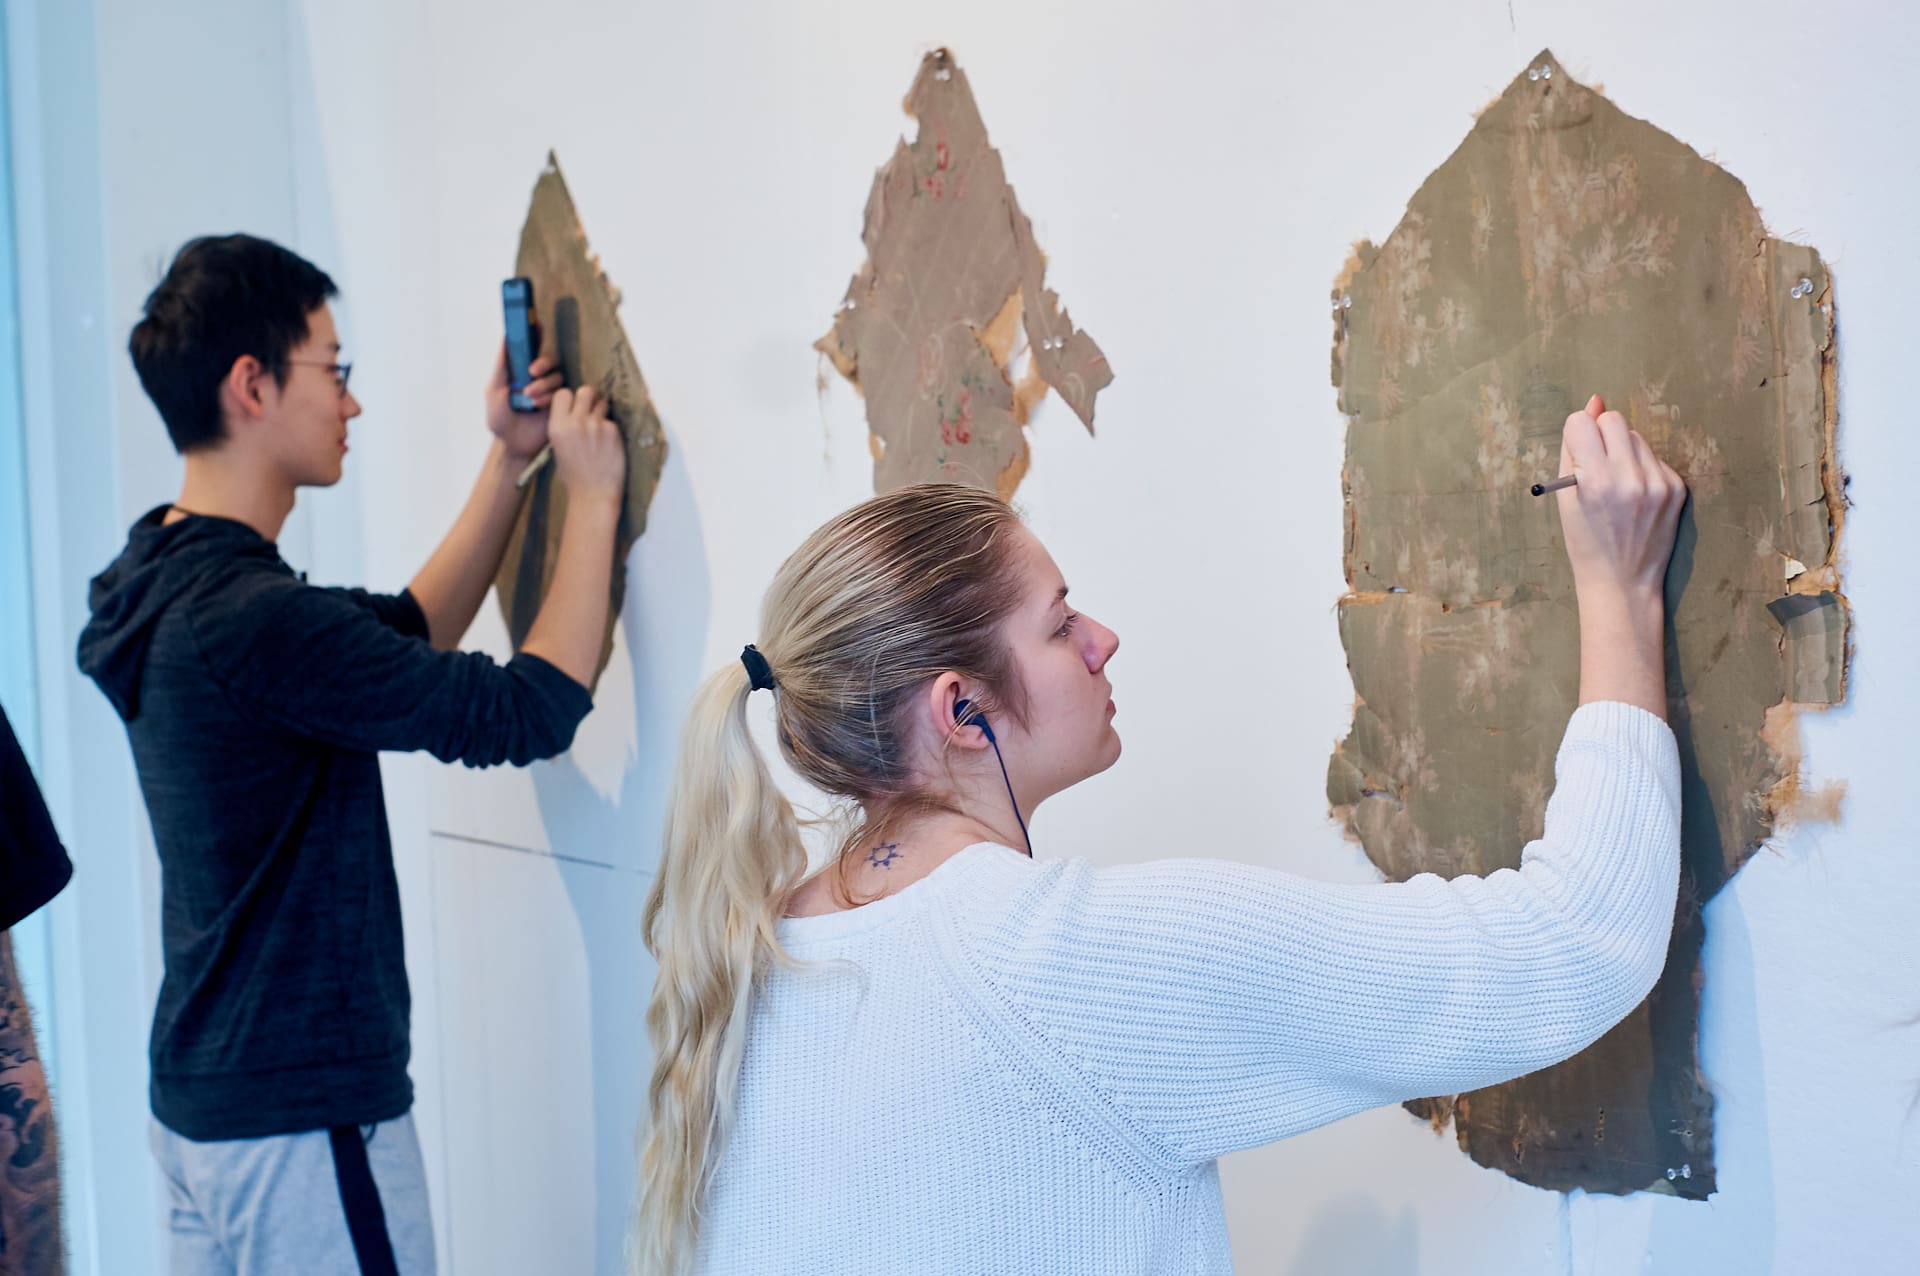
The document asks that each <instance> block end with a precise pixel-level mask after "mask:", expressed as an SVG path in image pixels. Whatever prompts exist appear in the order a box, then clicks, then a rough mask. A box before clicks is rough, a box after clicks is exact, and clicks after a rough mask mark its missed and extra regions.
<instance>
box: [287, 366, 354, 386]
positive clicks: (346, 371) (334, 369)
mask: <svg viewBox="0 0 1920 1276" xmlns="http://www.w3.org/2000/svg"><path fill="white" fill-rule="evenodd" d="M287 362H288V363H297V364H299V365H300V366H302V367H306V368H325V369H326V370H327V371H328V372H331V373H333V384H334V386H335V388H337V389H338V390H339V391H340V393H341V394H345V393H346V392H347V378H348V377H350V376H352V375H353V365H352V364H351V363H321V362H320V361H319V360H318V359H289V360H287Z"/></svg>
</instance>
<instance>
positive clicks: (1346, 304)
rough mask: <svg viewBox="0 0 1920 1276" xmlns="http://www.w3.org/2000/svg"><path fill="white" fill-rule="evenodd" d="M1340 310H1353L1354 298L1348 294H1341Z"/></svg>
mask: <svg viewBox="0 0 1920 1276" xmlns="http://www.w3.org/2000/svg"><path fill="white" fill-rule="evenodd" d="M1340 309H1342V310H1351V309H1353V298H1352V297H1351V296H1350V295H1348V294H1346V293H1342V294H1341V296H1340Z"/></svg>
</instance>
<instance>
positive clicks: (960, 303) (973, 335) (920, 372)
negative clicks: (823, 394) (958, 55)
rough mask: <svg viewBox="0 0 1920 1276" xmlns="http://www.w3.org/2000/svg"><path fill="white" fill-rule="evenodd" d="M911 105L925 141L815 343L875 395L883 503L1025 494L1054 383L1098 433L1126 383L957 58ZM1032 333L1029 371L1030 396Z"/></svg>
mask: <svg viewBox="0 0 1920 1276" xmlns="http://www.w3.org/2000/svg"><path fill="white" fill-rule="evenodd" d="M905 105H906V110H907V113H908V114H909V115H911V116H913V117H914V118H915V119H916V120H918V121H919V129H918V132H917V134H916V136H915V137H914V140H913V141H912V143H911V144H909V143H908V142H907V141H906V140H905V139H904V138H903V139H901V141H900V143H899V144H898V145H897V146H896V147H895V149H894V152H893V158H892V159H891V160H889V161H888V162H887V166H886V167H885V168H883V169H881V170H880V171H879V172H878V173H877V174H875V175H874V179H873V190H872V192H871V193H870V194H869V195H868V196H867V211H866V226H865V229H864V231H863V232H862V238H863V239H864V240H865V242H866V246H867V260H866V263H865V264H864V265H862V266H861V267H860V271H859V273H858V274H856V275H855V276H854V277H853V282H852V283H851V284H849V285H848V286H847V293H846V296H845V298H844V299H843V300H842V301H841V303H840V311H839V313H838V314H837V315H836V316H835V317H834V321H833V331H832V332H830V333H828V334H827V335H826V336H824V337H822V338H821V339H820V340H819V341H818V342H816V343H815V347H816V348H817V349H818V350H820V351H821V353H823V354H825V355H826V356H827V357H828V358H830V359H831V360H833V365H834V367H835V368H837V369H839V371H840V375H842V376H844V377H846V378H847V379H848V380H849V381H851V382H853V383H854V385H855V386H857V387H858V388H859V390H860V392H861V394H862V395H864V396H865V398H866V403H867V426H868V430H869V436H868V442H869V444H870V446H871V448H872V451H873V487H874V491H875V492H876V493H879V492H889V491H892V490H893V489H895V488H898V487H904V486H906V485H907V484H909V483H923V482H936V481H937V482H948V483H969V484H972V485H973V486H976V487H982V488H986V489H988V490H990V491H996V492H998V493H999V494H1000V495H1001V496H1002V497H1011V496H1012V495H1013V491H1014V489H1015V488H1016V487H1018V486H1019V485H1020V479H1021V476H1022V475H1024V474H1025V473H1026V471H1027V463H1028V455H1027V439H1026V433H1025V431H1024V429H1023V428H1022V427H1023V426H1024V425H1025V424H1026V421H1027V416H1028V412H1029V409H1030V408H1031V407H1032V405H1033V404H1034V402H1035V401H1036V400H1038V399H1039V398H1040V397H1041V396H1043V395H1044V394H1045V393H1046V388H1047V387H1048V386H1052V387H1053V388H1054V389H1055V390H1056V391H1058V392H1059V394H1060V397H1061V398H1063V399H1065V400H1066V401H1067V406H1068V407H1070V408H1072V409H1073V410H1074V413H1075V414H1076V415H1078V416H1079V418H1080V420H1081V421H1082V422H1083V423H1084V424H1085V425H1086V427H1087V430H1088V431H1089V432H1091V431H1092V430H1093V400H1094V396H1095V395H1097V394H1098V393H1099V392H1100V390H1101V389H1102V387H1104V386H1105V385H1106V384H1107V383H1108V382H1109V381H1112V380H1113V373H1112V371H1111V370H1110V369H1109V368H1108V367H1107V360H1106V356H1105V355H1103V354H1101V353H1100V347H1099V346H1097V345H1095V344H1094V341H1093V338H1092V337H1090V336H1088V335H1087V334H1086V333H1085V332H1082V331H1079V330H1078V329H1076V328H1075V327H1074V326H1073V323H1072V321H1071V320H1070V319H1068V317H1067V312H1066V311H1065V310H1064V309H1063V308H1062V307H1061V305H1060V298H1059V297H1058V296H1057V295H1056V294H1055V293H1054V292H1053V290H1052V289H1050V288H1048V287H1047V286H1046V269H1047V262H1046V258H1045V256H1044V255H1042V253H1041V252H1040V249H1039V246H1038V245H1037V244H1035V243H1034V239H1033V227H1032V225H1031V224H1030V223H1029V222H1028V221H1027V216H1026V214H1025V213H1023V212H1021V211H1020V204H1019V202H1018V201H1017V200H1016V199H1015V198H1014V195H1013V189H1012V188H1011V187H1010V186H1008V185H1007V176H1006V172H1005V170H1003V169H1002V168H1001V166H1000V153H999V152H998V151H996V150H994V149H993V147H991V146H989V145H988V144H987V130H986V126H985V125H984V124H983V123H982V122H981V120H980V112H979V110H978V109H977V108H976V107H975V106H974V104H973V93H972V91H971V90H970V89H969V88H968V87H967V77H966V73H965V72H964V71H962V70H961V69H960V67H959V65H958V64H957V63H955V62H954V60H953V57H952V55H951V54H949V53H948V52H947V50H945V49H936V50H935V51H934V52H932V53H929V54H927V56H926V57H925V58H923V59H922V60H921V63H920V73H919V75H917V76H915V77H914V81H913V88H912V89H911V90H909V91H908V93H907V100H906V104H905ZM1022 331H1024V332H1025V335H1026V338H1027V352H1028V358H1029V362H1028V366H1027V373H1026V375H1025V376H1023V377H1022V378H1021V381H1020V384H1019V385H1015V384H1013V382H1012V380H1011V378H1010V377H1009V374H1008V370H1007V369H1008V362H1009V360H1010V359H1011V358H1012V357H1013V356H1014V354H1015V353H1016V351H1015V343H1016V340H1017V338H1018V336H1019V334H1020V333H1021V332H1022Z"/></svg>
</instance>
